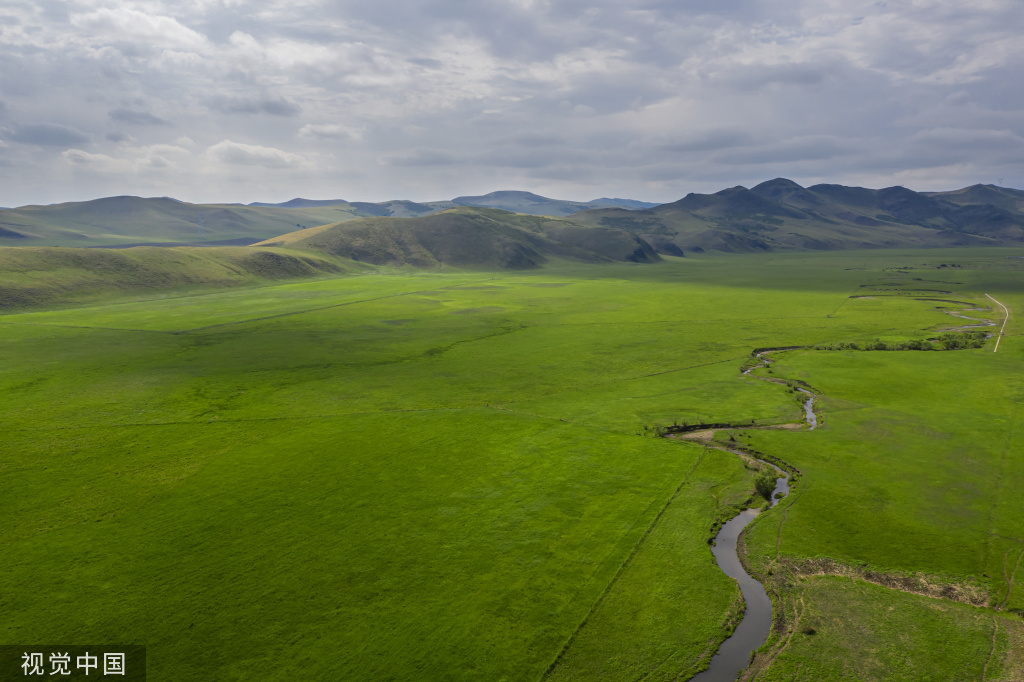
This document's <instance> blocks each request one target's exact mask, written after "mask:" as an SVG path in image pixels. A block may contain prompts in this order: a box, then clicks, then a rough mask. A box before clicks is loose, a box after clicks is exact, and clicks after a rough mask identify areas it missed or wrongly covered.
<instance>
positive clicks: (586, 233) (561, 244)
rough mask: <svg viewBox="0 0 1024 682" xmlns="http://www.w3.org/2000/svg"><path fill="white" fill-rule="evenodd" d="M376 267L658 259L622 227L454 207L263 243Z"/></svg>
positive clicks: (312, 230)
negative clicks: (559, 258) (314, 251)
mask: <svg viewBox="0 0 1024 682" xmlns="http://www.w3.org/2000/svg"><path fill="white" fill-rule="evenodd" d="M259 245H260V246H287V247H293V248H301V249H312V250H317V251H322V252H324V253H328V254H331V255H336V256H343V257H345V258H350V259H352V260H355V261H362V262H367V263H374V264H378V265H383V264H394V265H412V266H416V267H439V266H443V265H453V266H457V267H474V268H509V269H527V268H534V267H538V266H540V265H541V264H543V263H545V262H546V261H547V260H548V259H549V258H550V257H561V258H572V259H575V260H582V261H586V262H602V261H632V262H638V263H646V262H653V261H656V260H658V255H657V254H656V253H655V252H654V250H653V249H652V248H651V246H650V245H649V244H648V243H647V242H645V241H643V240H642V239H639V238H637V237H636V236H635V235H631V234H629V233H627V232H625V231H622V230H618V229H614V228H608V227H603V226H598V227H596V228H591V227H585V226H583V225H580V224H578V223H574V222H572V221H568V220H562V219H556V218H548V217H540V216H528V215H521V214H515V213H510V212H507V211H502V210H499V209H486V208H477V207H457V208H453V209H449V210H446V211H443V212H441V213H435V214H433V215H429V216H424V217H420V218H393V217H373V218H360V219H357V220H351V221H347V222H343V223H337V224H334V225H324V226H321V227H315V228H310V229H307V230H300V231H297V232H293V233H290V234H285V235H282V236H280V237H275V238H274V239H270V240H267V241H265V242H261V243H260V244H259Z"/></svg>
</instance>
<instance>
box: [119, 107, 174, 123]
mask: <svg viewBox="0 0 1024 682" xmlns="http://www.w3.org/2000/svg"><path fill="white" fill-rule="evenodd" d="M108 116H110V119H111V120H112V121H117V122H119V123H129V124H131V125H138V126H166V125H170V123H169V122H167V121H165V120H164V119H162V118H157V117H156V116H154V115H153V114H151V113H149V112H148V111H132V110H131V109H114V110H112V111H111V112H110V113H109V114H108Z"/></svg>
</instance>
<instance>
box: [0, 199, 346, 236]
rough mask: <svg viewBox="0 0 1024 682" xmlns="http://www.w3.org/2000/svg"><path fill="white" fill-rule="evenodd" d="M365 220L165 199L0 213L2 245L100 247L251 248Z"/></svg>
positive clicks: (323, 210) (338, 211)
mask: <svg viewBox="0 0 1024 682" xmlns="http://www.w3.org/2000/svg"><path fill="white" fill-rule="evenodd" d="M359 215H362V214H361V213H359V211H358V210H356V209H354V208H352V207H351V206H349V205H347V204H342V205H332V206H313V207H301V208H280V207H267V206H241V205H232V204H189V203H186V202H183V201H177V200H176V199H170V198H167V197H160V198H143V197H130V196H122V197H107V198H105V199H96V200H93V201H79V202H71V203H65V204H53V205H51V206H22V207H20V208H14V209H4V210H0V245H3V246H102V245H128V244H141V243H182V242H189V243H192V242H194V243H204V242H224V241H236V242H238V243H252V242H255V241H260V240H262V239H266V238H268V237H271V236H273V235H276V234H281V233H282V232H288V231H291V230H294V229H295V228H297V227H298V228H302V227H310V226H313V225H323V224H324V223H333V222H337V221H339V220H346V219H350V218H354V217H357V216H359Z"/></svg>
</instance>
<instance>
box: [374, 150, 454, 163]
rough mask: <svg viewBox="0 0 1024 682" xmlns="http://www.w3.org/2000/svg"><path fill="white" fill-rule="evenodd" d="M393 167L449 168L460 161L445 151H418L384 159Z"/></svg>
mask: <svg viewBox="0 0 1024 682" xmlns="http://www.w3.org/2000/svg"><path fill="white" fill-rule="evenodd" d="M384 162H385V163H386V164H388V165H391V166H448V165H451V164H454V163H458V159H457V158H456V157H455V156H454V155H453V154H451V153H449V152H446V151H444V150H443V149H416V150H414V151H412V152H409V153H403V154H398V155H395V156H391V157H389V158H386V159H384Z"/></svg>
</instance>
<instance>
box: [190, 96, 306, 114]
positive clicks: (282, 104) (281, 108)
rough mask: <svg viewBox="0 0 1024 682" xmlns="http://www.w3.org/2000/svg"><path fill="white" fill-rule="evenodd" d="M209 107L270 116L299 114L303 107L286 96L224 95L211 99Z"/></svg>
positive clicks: (223, 112) (230, 112) (225, 112)
mask: <svg viewBox="0 0 1024 682" xmlns="http://www.w3.org/2000/svg"><path fill="white" fill-rule="evenodd" d="M209 107H210V108H211V109H213V110H214V111H219V112H221V113H222V114H269V115H270V116H298V115H299V114H300V113H302V107H300V106H299V105H298V104H296V103H295V102H291V101H288V100H287V99H285V98H284V97H273V98H272V97H223V96H217V97H213V98H211V99H210V100H209Z"/></svg>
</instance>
